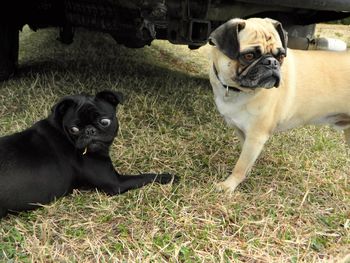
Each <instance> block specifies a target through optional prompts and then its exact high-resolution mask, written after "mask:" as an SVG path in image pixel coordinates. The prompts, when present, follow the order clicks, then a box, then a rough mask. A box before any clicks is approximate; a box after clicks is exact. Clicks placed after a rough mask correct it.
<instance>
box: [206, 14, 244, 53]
mask: <svg viewBox="0 0 350 263" xmlns="http://www.w3.org/2000/svg"><path fill="white" fill-rule="evenodd" d="M244 27H245V22H244V20H241V19H231V20H229V21H227V22H226V23H224V24H222V25H221V26H219V27H218V28H216V29H215V30H214V31H213V32H211V34H210V36H209V44H210V45H212V46H216V47H217V48H218V49H219V50H220V51H221V52H222V53H224V54H225V55H226V56H228V57H229V58H230V59H235V60H236V59H237V58H238V56H239V48H240V47H239V41H238V33H239V31H241V30H242V29H244Z"/></svg>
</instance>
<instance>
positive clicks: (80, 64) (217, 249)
mask: <svg viewBox="0 0 350 263" xmlns="http://www.w3.org/2000/svg"><path fill="white" fill-rule="evenodd" d="M56 37H57V32H56V31H55V30H43V31H39V32H38V33H34V32H31V31H29V30H27V29H26V30H24V32H23V33H21V44H20V46H21V50H20V65H21V66H20V72H19V74H18V75H17V76H16V77H15V78H14V79H12V80H10V81H8V82H4V83H2V84H0V134H1V135H5V134H10V133H13V132H15V131H19V130H22V129H25V128H26V127H29V126H30V125H31V124H32V123H33V122H35V121H37V120H39V119H41V118H44V117H45V116H47V114H48V113H49V111H50V107H51V106H52V105H53V104H54V103H55V101H57V100H58V99H59V98H60V97H62V96H65V95H68V94H75V93H80V92H87V93H92V94H93V93H95V92H96V91H99V90H103V89H107V88H108V89H116V90H120V91H122V92H123V93H124V94H125V96H126V98H127V99H126V101H125V103H124V105H123V106H121V107H120V108H119V111H118V116H119V119H120V123H121V129H120V135H119V137H118V138H117V140H115V142H114V144H113V147H112V149H111V156H112V160H113V162H114V164H115V166H116V167H117V169H118V171H120V172H121V173H138V172H139V171H142V172H161V171H167V172H171V173H174V174H177V175H179V176H180V178H181V180H180V182H179V183H178V184H174V185H165V186H160V185H149V186H146V187H144V188H142V189H140V190H135V191H131V192H128V193H126V194H123V195H120V196H115V197H108V196H106V195H105V194H103V193H100V192H97V191H84V192H80V191H75V192H74V194H73V195H71V196H68V197H65V198H62V199H59V200H58V201H57V202H55V203H52V204H50V205H48V206H45V207H43V208H41V209H39V210H35V211H32V212H25V213H21V214H20V215H19V216H13V215H11V216H8V217H6V218H4V219H3V220H1V221H0V262H338V261H339V260H340V259H341V258H343V257H344V256H345V255H346V254H347V253H350V187H349V172H350V159H349V151H348V150H347V148H346V147H345V144H344V140H343V137H342V134H341V133H339V132H336V131H334V130H331V129H329V128H327V127H323V128H319V127H304V128H299V129H295V130H292V131H290V132H286V133H281V134H277V135H275V136H274V137H273V138H272V139H271V140H270V141H269V142H268V143H267V145H266V147H265V149H264V151H263V153H262V155H261V157H260V158H259V160H258V162H257V163H256V165H255V167H254V169H253V171H252V173H251V175H250V176H249V178H248V179H247V180H246V181H245V182H244V183H243V184H242V185H241V186H240V187H239V188H238V189H237V191H236V192H235V193H234V194H233V195H227V194H225V193H219V192H217V191H216V190H215V188H214V183H215V182H218V181H220V180H223V179H224V178H225V177H226V176H227V175H228V174H229V172H230V171H231V169H232V168H233V166H234V164H235V161H236V160H237V158H238V156H239V144H238V140H237V139H236V137H235V136H234V135H233V130H231V129H230V128H228V127H227V126H226V125H225V123H224V121H223V119H222V118H221V117H220V116H219V113H218V112H217V110H216V108H215V105H214V101H213V96H212V91H211V87H210V85H209V81H208V77H207V67H208V65H207V49H206V48H205V47H204V48H201V49H199V50H198V51H189V50H188V49H187V48H186V47H183V46H174V45H170V44H168V43H166V42H161V41H156V42H154V44H153V45H152V46H151V47H146V48H144V49H139V50H132V49H127V48H124V47H122V46H118V45H116V44H115V43H114V40H113V39H111V38H110V37H109V36H107V35H103V34H92V33H89V32H87V31H79V32H78V33H77V37H76V39H75V42H74V43H73V44H72V45H71V46H63V45H61V44H60V43H59V42H57V41H56V40H55V39H56Z"/></svg>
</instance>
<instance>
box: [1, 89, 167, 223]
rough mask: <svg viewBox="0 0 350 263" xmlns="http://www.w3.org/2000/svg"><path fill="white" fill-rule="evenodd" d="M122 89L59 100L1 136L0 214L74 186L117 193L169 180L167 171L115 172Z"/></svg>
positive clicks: (28, 206) (48, 199) (64, 192)
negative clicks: (112, 152) (111, 151)
mask: <svg viewBox="0 0 350 263" xmlns="http://www.w3.org/2000/svg"><path fill="white" fill-rule="evenodd" d="M122 100H123V95H122V93H119V92H114V91H102V92H99V93H97V94H96V96H95V97H93V96H87V95H73V96H68V97H65V98H63V99H62V100H61V101H59V102H58V103H57V104H56V105H55V106H54V107H53V108H52V112H51V114H50V115H49V116H48V118H46V119H43V120H40V121H39V122H37V123H35V124H34V125H33V126H32V127H30V128H29V129H26V130H24V131H22V132H19V133H16V134H13V135H9V136H5V137H1V138H0V218H1V217H3V216H5V215H6V214H7V212H9V211H14V212H18V211H23V210H29V209H33V208H36V207H37V206H38V204H47V203H49V202H51V201H53V200H54V199H56V198H58V197H61V196H64V195H67V194H69V193H71V192H72V190H73V189H75V188H80V187H84V188H85V189H86V188H97V189H99V190H102V191H104V192H106V193H107V194H110V195H116V194H121V193H123V192H125V191H128V190H130V189H135V188H139V187H142V186H144V185H146V184H148V183H151V182H158V183H161V184H166V183H169V182H170V181H171V180H172V179H173V177H172V176H171V175H170V174H158V175H157V174H140V175H134V176H128V175H120V174H118V172H117V171H116V170H115V169H114V167H113V164H112V161H111V158H110V157H109V148H110V146H111V144H112V142H113V139H114V137H116V135H117V131H118V127H119V125H118V120H117V118H116V107H117V105H118V104H119V103H121V102H122Z"/></svg>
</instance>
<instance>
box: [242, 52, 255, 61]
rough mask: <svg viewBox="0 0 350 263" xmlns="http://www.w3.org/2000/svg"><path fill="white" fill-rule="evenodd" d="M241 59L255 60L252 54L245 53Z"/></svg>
mask: <svg viewBox="0 0 350 263" xmlns="http://www.w3.org/2000/svg"><path fill="white" fill-rule="evenodd" d="M243 58H244V59H245V60H247V61H251V60H253V59H254V58H255V55H254V53H246V54H244V55H243Z"/></svg>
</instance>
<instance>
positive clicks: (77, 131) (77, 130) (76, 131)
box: [69, 126, 80, 135]
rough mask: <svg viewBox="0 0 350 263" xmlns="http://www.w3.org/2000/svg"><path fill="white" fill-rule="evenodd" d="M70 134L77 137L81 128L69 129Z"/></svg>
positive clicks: (73, 127)
mask: <svg viewBox="0 0 350 263" xmlns="http://www.w3.org/2000/svg"><path fill="white" fill-rule="evenodd" d="M69 132H70V133H71V134H73V135H76V134H78V133H79V132H80V130H79V128H78V127H77V126H72V127H70V128H69Z"/></svg>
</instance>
